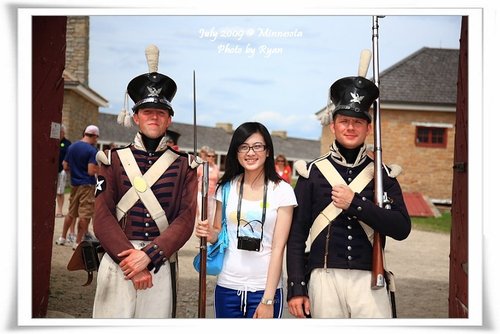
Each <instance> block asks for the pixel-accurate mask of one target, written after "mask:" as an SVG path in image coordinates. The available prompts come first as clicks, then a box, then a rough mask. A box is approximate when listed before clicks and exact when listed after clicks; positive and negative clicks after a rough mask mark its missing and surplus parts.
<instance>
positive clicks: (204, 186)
mask: <svg viewBox="0 0 500 334" xmlns="http://www.w3.org/2000/svg"><path fill="white" fill-rule="evenodd" d="M193 124H194V140H193V141H194V144H193V149H194V154H195V155H197V147H196V143H197V140H198V139H197V131H196V128H197V127H196V74H195V71H193ZM202 163H203V177H202V183H201V194H202V201H201V217H200V219H201V220H206V219H207V207H208V163H207V162H206V161H203V162H202ZM206 304H207V238H206V237H201V238H200V273H199V286H198V318H205V311H206Z"/></svg>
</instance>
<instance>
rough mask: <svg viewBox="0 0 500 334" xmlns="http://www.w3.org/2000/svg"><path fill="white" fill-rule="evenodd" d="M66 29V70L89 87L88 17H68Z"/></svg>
mask: <svg viewBox="0 0 500 334" xmlns="http://www.w3.org/2000/svg"><path fill="white" fill-rule="evenodd" d="M67 22H68V23H67V28H66V70H67V71H69V72H70V73H71V74H72V75H74V76H76V77H77V78H78V80H79V81H80V82H81V83H83V84H85V85H86V86H88V85H89V82H88V81H89V17H88V16H68V21H67Z"/></svg>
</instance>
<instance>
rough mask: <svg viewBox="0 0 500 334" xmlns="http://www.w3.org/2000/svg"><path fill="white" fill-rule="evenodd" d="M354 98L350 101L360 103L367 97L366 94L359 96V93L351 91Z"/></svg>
mask: <svg viewBox="0 0 500 334" xmlns="http://www.w3.org/2000/svg"><path fill="white" fill-rule="evenodd" d="M351 96H352V99H351V100H350V101H349V102H354V103H359V104H361V101H363V99H364V98H365V97H364V96H359V94H358V93H351Z"/></svg>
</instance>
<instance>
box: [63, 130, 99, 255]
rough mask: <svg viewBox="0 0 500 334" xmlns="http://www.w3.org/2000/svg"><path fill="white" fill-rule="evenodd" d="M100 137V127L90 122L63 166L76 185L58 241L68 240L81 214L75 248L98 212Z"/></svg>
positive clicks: (71, 148) (67, 154) (74, 144)
mask: <svg viewBox="0 0 500 334" xmlns="http://www.w3.org/2000/svg"><path fill="white" fill-rule="evenodd" d="M98 138H99V128H98V127H97V126H95V125H89V126H87V128H86V129H85V131H84V133H83V138H82V139H80V140H79V141H77V142H74V143H73V144H71V145H70V147H69V148H68V152H67V153H66V157H65V158H64V161H63V168H64V170H65V171H66V172H69V173H70V176H71V186H72V189H71V195H70V198H69V210H68V214H67V215H66V217H65V219H64V225H63V230H62V235H61V237H60V238H59V239H58V240H57V242H56V243H57V244H58V245H60V244H64V242H65V240H66V235H67V233H68V229H69V227H70V226H71V224H72V223H73V222H74V221H75V220H76V218H79V221H78V229H77V234H76V243H75V244H74V245H73V249H75V248H76V246H77V245H78V244H79V243H80V242H81V241H82V239H83V238H84V236H85V234H86V233H87V232H88V228H89V224H90V220H91V219H92V216H93V215H94V201H95V184H96V179H95V174H96V173H97V172H98V168H99V167H98V164H97V161H96V154H97V149H96V147H95V145H96V144H97V139H98Z"/></svg>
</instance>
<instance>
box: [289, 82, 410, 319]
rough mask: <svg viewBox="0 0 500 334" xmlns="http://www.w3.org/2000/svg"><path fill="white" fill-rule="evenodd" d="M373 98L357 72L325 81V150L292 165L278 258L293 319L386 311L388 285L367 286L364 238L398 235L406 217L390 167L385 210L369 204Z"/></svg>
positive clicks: (405, 231) (406, 228) (406, 229)
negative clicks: (291, 206)
mask: <svg viewBox="0 0 500 334" xmlns="http://www.w3.org/2000/svg"><path fill="white" fill-rule="evenodd" d="M378 96H379V90H378V88H377V86H376V85H375V84H373V82H371V81H370V80H367V79H365V78H363V77H346V78H341V79H339V80H337V81H336V82H335V83H334V84H333V85H332V86H331V87H330V99H331V102H332V103H333V104H334V105H335V108H334V110H333V112H332V114H331V115H332V116H331V121H330V123H329V128H330V130H331V131H332V133H333V134H334V137H335V140H334V142H333V143H332V145H331V146H330V150H329V152H328V153H327V154H325V155H323V156H321V157H319V158H317V159H315V160H313V161H311V162H309V163H307V164H306V163H304V162H303V163H296V166H297V172H298V173H299V178H298V181H297V184H296V186H295V194H296V196H297V202H298V206H297V207H296V208H295V210H294V214H293V221H292V227H291V230H290V235H289V239H288V242H287V262H286V265H287V271H288V285H287V288H288V296H287V300H288V310H289V312H290V313H291V314H292V315H293V316H295V317H298V318H303V317H313V318H390V317H391V316H392V314H391V313H392V310H391V301H390V297H389V292H388V290H387V289H386V288H380V289H372V287H371V269H372V244H371V241H370V237H373V231H377V232H379V233H380V235H381V236H382V239H383V241H385V237H390V238H393V239H395V240H403V239H405V238H406V237H407V236H408V235H409V233H410V230H411V221H410V217H409V215H408V212H407V209H406V206H405V203H404V201H403V194H402V191H401V187H400V185H399V183H398V181H397V180H396V178H395V176H396V174H397V172H396V169H394V170H390V169H389V168H388V167H387V166H384V168H383V170H384V171H383V189H384V191H385V192H386V193H387V196H388V200H389V201H390V209H387V208H380V207H379V206H378V205H377V204H376V203H374V180H373V160H372V158H370V156H369V155H368V154H367V152H368V150H367V146H366V144H365V140H366V137H367V136H368V134H370V132H371V130H372V124H371V120H372V118H371V115H370V113H369V109H370V106H371V105H372V104H373V102H374V101H375V100H376V99H377V98H378ZM329 179H330V182H329ZM332 184H333V186H332ZM306 245H308V246H309V247H308V248H309V249H308V250H307V251H306Z"/></svg>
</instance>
